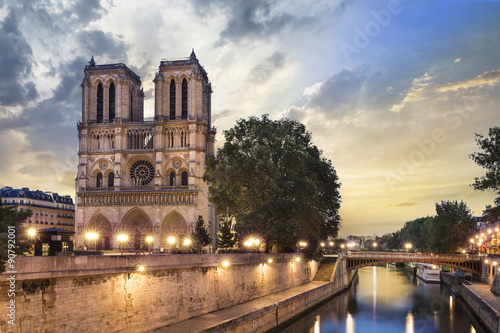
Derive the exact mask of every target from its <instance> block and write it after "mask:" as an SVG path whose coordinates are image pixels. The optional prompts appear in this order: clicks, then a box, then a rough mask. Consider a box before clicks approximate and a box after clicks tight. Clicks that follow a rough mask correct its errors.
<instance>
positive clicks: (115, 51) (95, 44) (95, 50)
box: [77, 30, 129, 64]
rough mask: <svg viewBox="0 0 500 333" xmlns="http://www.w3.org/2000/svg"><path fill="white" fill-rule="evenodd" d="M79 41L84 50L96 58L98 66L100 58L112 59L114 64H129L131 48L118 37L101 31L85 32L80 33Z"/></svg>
mask: <svg viewBox="0 0 500 333" xmlns="http://www.w3.org/2000/svg"><path fill="white" fill-rule="evenodd" d="M77 39H78V41H79V42H80V44H81V48H82V49H83V50H86V51H87V52H88V54H90V55H94V56H96V57H94V59H95V60H96V63H97V64H99V60H100V59H99V57H101V59H102V58H105V59H106V60H107V59H110V60H111V61H112V62H113V63H117V62H123V63H126V62H127V51H128V49H129V46H128V45H127V43H126V42H125V41H123V40H121V39H120V37H118V36H117V35H113V34H112V33H109V32H103V31H100V30H90V31H87V30H83V31H80V32H79V33H78V35H77ZM89 59H90V57H89ZM101 61H102V60H101Z"/></svg>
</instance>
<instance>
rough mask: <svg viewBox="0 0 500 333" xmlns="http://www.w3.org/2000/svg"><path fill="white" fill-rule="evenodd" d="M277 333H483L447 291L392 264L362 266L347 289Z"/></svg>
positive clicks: (463, 305)
mask: <svg viewBox="0 0 500 333" xmlns="http://www.w3.org/2000/svg"><path fill="white" fill-rule="evenodd" d="M279 332H281V333H284V332H286V333H309V332H310V333H320V332H321V333H331V332H346V333H354V332H363V333H364V332H381V333H396V332H397V333H399V332H406V333H417V332H418V333H423V332H425V333H430V332H440V333H448V332H453V333H462V332H463V333H475V332H477V333H485V332H486V331H485V330H484V329H483V328H482V327H481V326H480V324H479V323H478V322H477V320H476V319H475V318H474V316H473V315H472V313H471V312H470V311H469V309H468V308H467V307H466V305H465V304H464V302H463V301H462V300H461V299H459V298H457V297H455V296H454V295H453V294H451V292H450V290H449V288H448V287H446V286H445V285H442V284H441V285H440V284H427V283H425V282H423V281H422V280H420V279H418V278H417V277H414V276H412V275H411V274H408V273H406V272H405V271H404V270H402V269H400V268H396V267H394V266H392V265H385V266H374V267H365V268H362V269H360V270H358V275H357V277H356V278H355V280H354V281H353V284H352V286H351V288H350V289H349V290H348V291H346V292H344V293H342V294H340V295H338V296H337V297H335V298H333V299H332V300H329V301H327V302H326V303H324V304H323V305H321V306H320V307H318V308H315V309H314V310H312V311H311V312H309V313H307V314H306V315H305V316H303V317H301V318H299V319H298V320H296V321H294V322H293V323H291V324H290V325H289V326H287V327H285V328H283V329H281V330H280V331H279Z"/></svg>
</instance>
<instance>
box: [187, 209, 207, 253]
mask: <svg viewBox="0 0 500 333" xmlns="http://www.w3.org/2000/svg"><path fill="white" fill-rule="evenodd" d="M191 238H192V239H193V242H194V244H193V247H194V249H195V252H197V253H199V252H201V248H202V247H203V246H207V245H208V244H210V242H211V241H212V238H211V237H210V235H209V233H208V230H207V228H206V227H205V221H204V220H203V216H201V215H198V220H197V221H196V226H195V228H194V230H193V232H192V234H191Z"/></svg>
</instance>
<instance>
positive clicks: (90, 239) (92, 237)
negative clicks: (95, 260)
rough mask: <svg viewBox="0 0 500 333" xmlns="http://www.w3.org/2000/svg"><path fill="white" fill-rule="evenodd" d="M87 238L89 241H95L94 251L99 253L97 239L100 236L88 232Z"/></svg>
mask: <svg viewBox="0 0 500 333" xmlns="http://www.w3.org/2000/svg"><path fill="white" fill-rule="evenodd" d="M85 238H86V239H87V240H89V241H94V251H97V238H99V235H98V234H97V233H95V232H87V233H86V234H85Z"/></svg>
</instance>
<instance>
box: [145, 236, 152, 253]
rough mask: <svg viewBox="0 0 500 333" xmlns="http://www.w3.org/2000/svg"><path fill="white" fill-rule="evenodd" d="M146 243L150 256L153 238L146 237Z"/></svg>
mask: <svg viewBox="0 0 500 333" xmlns="http://www.w3.org/2000/svg"><path fill="white" fill-rule="evenodd" d="M146 243H148V253H149V254H151V243H153V236H147V237H146Z"/></svg>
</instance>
